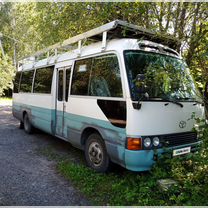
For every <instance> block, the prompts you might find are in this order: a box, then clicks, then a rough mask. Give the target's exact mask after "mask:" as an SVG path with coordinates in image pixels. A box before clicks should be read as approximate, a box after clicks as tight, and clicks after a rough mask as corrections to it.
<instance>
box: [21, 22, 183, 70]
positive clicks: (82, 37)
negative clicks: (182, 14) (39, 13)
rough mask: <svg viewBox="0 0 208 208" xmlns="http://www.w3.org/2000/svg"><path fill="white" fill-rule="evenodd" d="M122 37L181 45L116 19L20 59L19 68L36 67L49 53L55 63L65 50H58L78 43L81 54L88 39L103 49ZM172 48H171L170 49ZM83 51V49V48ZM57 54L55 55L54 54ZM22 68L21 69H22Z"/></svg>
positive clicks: (51, 60) (78, 52)
mask: <svg viewBox="0 0 208 208" xmlns="http://www.w3.org/2000/svg"><path fill="white" fill-rule="evenodd" d="M122 38H131V39H137V40H141V41H142V40H148V41H153V42H155V43H157V44H163V45H167V46H168V47H170V48H173V49H176V48H177V47H178V45H179V41H177V40H176V39H174V38H170V37H167V36H161V35H159V34H157V33H155V32H152V31H150V30H147V29H144V28H142V27H139V26H137V25H133V24H129V23H127V22H125V21H121V20H115V21H113V22H110V23H107V24H105V25H102V26H100V27H97V28H95V29H92V30H90V31H88V32H85V33H82V34H79V35H77V36H74V37H72V38H69V39H67V40H65V41H63V42H62V43H57V44H55V45H52V46H49V47H48V48H45V49H43V50H41V51H38V52H36V53H35V54H32V55H30V56H28V57H25V58H23V59H22V60H21V61H19V65H22V67H19V70H21V69H23V70H24V69H27V68H28V67H27V66H28V62H29V63H30V64H29V65H31V64H33V65H35V66H36V67H39V64H40V65H42V64H41V63H44V62H45V60H46V59H43V60H41V61H39V60H40V59H41V57H43V56H44V55H46V54H47V57H48V58H47V62H48V63H53V62H54V63H55V62H56V61H58V60H57V59H59V57H61V56H62V54H63V52H61V54H60V55H59V54H58V50H60V49H64V48H65V49H67V50H68V51H69V50H70V49H71V53H70V54H73V52H75V51H76V50H73V49H74V44H75V43H78V50H77V52H76V53H77V54H79V55H81V54H80V51H81V49H82V44H83V43H82V42H85V41H86V40H90V41H91V42H92V41H93V42H97V43H98V45H99V47H100V48H101V49H102V50H105V49H106V47H107V42H108V43H109V42H111V43H112V41H110V40H113V39H122ZM96 45H97V44H95V45H94V44H91V46H93V47H96ZM122 46H123V47H125V44H122ZM90 49H91V47H90V46H89V48H88V50H90ZM92 50H93V49H92ZM170 50H171V49H170ZM51 51H52V52H53V56H51V55H50V53H51ZM82 52H83V49H82ZM54 55H55V56H54ZM20 68H21V69H20Z"/></svg>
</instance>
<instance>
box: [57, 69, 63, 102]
mask: <svg viewBox="0 0 208 208" xmlns="http://www.w3.org/2000/svg"><path fill="white" fill-rule="evenodd" d="M63 76H64V73H63V70H59V72H58V101H63V87H64V85H63V80H64V79H63Z"/></svg>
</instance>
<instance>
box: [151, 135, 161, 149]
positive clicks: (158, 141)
mask: <svg viewBox="0 0 208 208" xmlns="http://www.w3.org/2000/svg"><path fill="white" fill-rule="evenodd" d="M152 141H153V145H154V146H155V147H157V146H158V145H159V144H160V139H159V138H158V137H154V138H153V140H152Z"/></svg>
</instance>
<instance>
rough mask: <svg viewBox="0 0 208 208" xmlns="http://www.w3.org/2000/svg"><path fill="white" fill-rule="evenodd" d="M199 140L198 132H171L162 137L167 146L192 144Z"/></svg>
mask: <svg viewBox="0 0 208 208" xmlns="http://www.w3.org/2000/svg"><path fill="white" fill-rule="evenodd" d="M197 141H199V140H198V138H197V133H196V132H185V133H177V134H169V135H165V136H164V137H163V139H162V143H163V145H164V146H166V147H172V146H179V145H184V144H190V143H194V142H197Z"/></svg>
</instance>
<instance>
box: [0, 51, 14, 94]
mask: <svg viewBox="0 0 208 208" xmlns="http://www.w3.org/2000/svg"><path fill="white" fill-rule="evenodd" d="M14 72H15V68H14V66H13V64H12V62H11V60H10V59H9V58H8V56H5V57H2V56H1V54H0V96H2V95H3V93H4V90H5V89H8V88H12V80H13V77H14Z"/></svg>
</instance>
